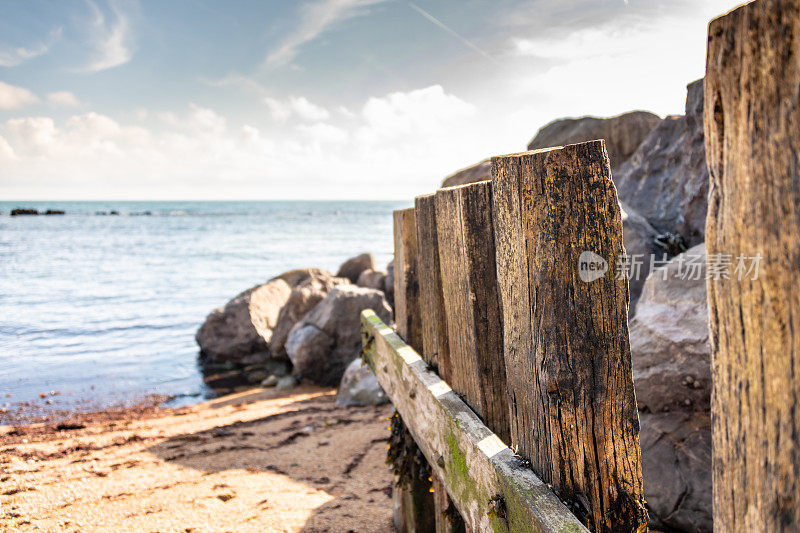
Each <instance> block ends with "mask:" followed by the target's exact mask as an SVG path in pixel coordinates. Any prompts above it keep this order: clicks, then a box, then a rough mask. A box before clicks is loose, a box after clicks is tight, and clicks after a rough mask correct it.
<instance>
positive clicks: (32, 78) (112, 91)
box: [0, 0, 736, 200]
mask: <svg viewBox="0 0 800 533" xmlns="http://www.w3.org/2000/svg"><path fill="white" fill-rule="evenodd" d="M735 5H736V4H735V2H729V1H720V0H708V1H705V0H704V1H702V2H700V1H697V0H670V1H644V0H642V1H638V0H627V1H625V0H598V1H588V0H574V1H569V0H567V1H563V0H562V1H558V0H528V1H511V0H495V1H478V0H447V1H445V0H416V1H415V2H408V1H402V0H300V1H277V0H268V1H242V0H240V1H231V2H218V1H203V0H184V1H177V0H176V1H170V2H162V1H144V0H142V1H137V0H92V1H90V0H85V1H55V0H54V1H34V0H29V1H22V0H14V1H11V0H0V10H2V14H3V15H2V17H0V197H2V198H7V199H53V200H55V199H294V198H319V199H327V198H335V199H339V198H342V199H345V198H354V199H355V198H365V199H368V198H369V199H371V198H380V199H411V198H413V196H415V195H418V194H424V193H427V192H431V191H432V190H433V189H434V188H435V187H436V185H437V184H438V183H439V182H440V181H441V179H442V177H444V176H445V175H447V174H449V173H450V172H452V171H454V170H456V169H458V168H460V167H463V166H466V165H469V164H472V163H474V162H477V161H479V160H481V159H483V158H485V157H487V156H490V155H496V154H501V153H509V152H516V151H520V150H522V149H524V147H525V145H526V143H527V141H528V140H529V139H530V138H531V137H532V136H533V135H534V134H535V132H536V130H537V129H538V128H539V127H541V126H542V125H544V124H546V123H547V122H549V121H550V120H553V119H555V118H558V117H562V116H581V115H586V114H591V115H596V116H611V115H614V114H618V113H622V112H625V111H629V110H632V109H648V110H651V111H653V112H656V113H658V114H659V115H666V114H672V113H681V112H682V111H683V104H684V99H685V85H686V84H687V83H689V82H691V81H693V80H695V79H697V78H699V77H701V76H702V74H703V67H704V62H705V43H706V26H707V23H708V21H709V20H710V19H711V18H712V17H714V16H717V15H719V14H722V13H723V12H725V11H727V10H729V9H731V8H732V7H734V6H735Z"/></svg>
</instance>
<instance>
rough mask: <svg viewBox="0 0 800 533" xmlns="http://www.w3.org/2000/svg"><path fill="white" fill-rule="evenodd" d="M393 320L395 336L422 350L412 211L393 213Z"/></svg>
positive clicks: (414, 227)
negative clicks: (395, 327) (396, 334)
mask: <svg viewBox="0 0 800 533" xmlns="http://www.w3.org/2000/svg"><path fill="white" fill-rule="evenodd" d="M394 321H395V324H396V326H397V333H398V334H399V335H400V336H401V337H402V338H403V339H405V341H406V342H407V343H408V344H410V345H411V346H413V347H414V349H416V350H422V322H421V320H420V313H419V281H418V277H417V229H416V221H415V217H414V208H413V207H412V208H408V209H398V210H397V211H395V212H394Z"/></svg>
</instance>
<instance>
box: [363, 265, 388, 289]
mask: <svg viewBox="0 0 800 533" xmlns="http://www.w3.org/2000/svg"><path fill="white" fill-rule="evenodd" d="M385 279H386V272H381V271H380V270H372V269H369V270H365V271H363V272H362V273H361V274H359V276H358V281H357V282H356V285H358V286H359V287H366V288H368V289H378V290H379V291H382V290H383V288H384V287H385V284H384V280H385Z"/></svg>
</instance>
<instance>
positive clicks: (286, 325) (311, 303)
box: [269, 271, 349, 360]
mask: <svg viewBox="0 0 800 533" xmlns="http://www.w3.org/2000/svg"><path fill="white" fill-rule="evenodd" d="M344 283H349V281H348V280H347V279H346V278H337V277H334V276H333V274H331V273H329V272H325V271H318V272H312V273H310V275H309V276H308V277H307V278H306V279H305V280H303V281H302V282H300V283H298V284H297V286H295V287H294V288H293V289H292V292H291V294H290V295H289V298H288V299H287V300H286V303H285V304H284V306H283V308H282V309H281V311H280V314H279V315H278V320H277V322H276V324H275V327H274V328H273V330H272V336H271V338H270V340H269V349H270V352H271V353H272V357H274V358H276V359H286V360H288V358H289V356H288V354H287V353H286V340H287V339H288V338H289V332H290V331H291V330H292V328H293V327H294V325H295V324H297V323H298V322H299V321H300V320H302V319H303V317H305V316H306V315H307V314H308V313H309V312H311V310H312V309H314V308H315V307H316V306H317V304H319V303H320V302H321V301H322V300H323V299H324V298H325V296H327V295H328V292H330V290H331V289H332V288H333V287H335V286H336V285H342V284H344Z"/></svg>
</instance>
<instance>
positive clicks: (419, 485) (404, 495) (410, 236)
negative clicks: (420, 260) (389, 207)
mask: <svg viewBox="0 0 800 533" xmlns="http://www.w3.org/2000/svg"><path fill="white" fill-rule="evenodd" d="M394 316H395V324H396V325H397V333H398V334H399V335H400V337H402V338H403V339H404V340H405V341H406V342H407V343H408V344H409V345H411V346H412V347H413V348H414V349H415V350H418V351H419V350H421V349H422V321H421V314H420V305H419V283H418V278H417V229H416V222H415V217H414V209H413V208H409V209H400V210H397V211H395V212H394ZM407 441H411V439H407ZM408 445H409V446H414V447H415V446H416V445H415V444H413V442H409V444H408ZM408 453H409V454H413V453H414V451H413V450H409V451H408ZM423 461H424V460H423ZM428 468H430V467H428ZM431 487H432V485H431V482H430V481H429V480H428V479H426V478H424V477H423V478H422V479H420V478H419V477H417V476H414V477H413V478H412V479H410V480H408V483H406V484H404V485H403V486H400V485H398V479H395V483H394V485H393V494H392V499H393V507H394V522H395V527H396V528H397V529H398V530H399V531H400V532H401V533H405V532H408V533H415V532H433V531H435V529H436V518H435V514H436V513H435V506H434V499H433V493H432V492H431Z"/></svg>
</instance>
